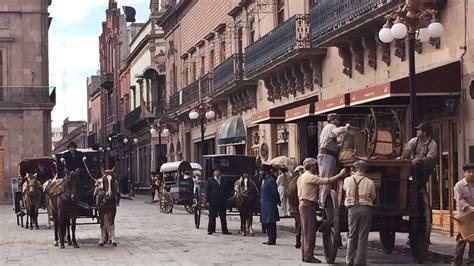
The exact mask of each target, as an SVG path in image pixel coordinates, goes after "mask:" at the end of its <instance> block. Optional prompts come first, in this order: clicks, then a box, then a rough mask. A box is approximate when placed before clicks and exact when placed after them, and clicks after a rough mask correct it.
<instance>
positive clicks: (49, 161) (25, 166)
mask: <svg viewBox="0 0 474 266" xmlns="http://www.w3.org/2000/svg"><path fill="white" fill-rule="evenodd" d="M39 164H41V165H43V166H44V167H45V168H48V169H49V170H50V171H51V172H52V173H53V175H55V174H56V173H57V172H58V171H57V167H56V164H55V159H54V158H51V157H39V158H26V159H23V160H21V161H20V163H19V164H18V175H19V176H23V177H24V176H26V173H34V172H36V170H38V165H39Z"/></svg>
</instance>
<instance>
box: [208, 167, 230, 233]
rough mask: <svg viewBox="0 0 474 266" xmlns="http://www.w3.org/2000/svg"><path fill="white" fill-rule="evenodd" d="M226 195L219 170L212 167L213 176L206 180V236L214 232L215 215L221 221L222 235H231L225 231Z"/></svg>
mask: <svg viewBox="0 0 474 266" xmlns="http://www.w3.org/2000/svg"><path fill="white" fill-rule="evenodd" d="M227 194H228V191H227V190H226V185H225V184H224V182H223V180H222V178H221V170H220V169H219V168H218V167H214V170H213V176H212V177H211V178H209V179H207V187H206V207H207V208H208V209H209V224H208V226H207V234H208V235H212V234H213V233H215V232H216V217H217V215H219V217H220V219H221V227H222V233H223V234H224V235H230V234H231V233H230V232H229V230H228V229H227V220H226V207H227Z"/></svg>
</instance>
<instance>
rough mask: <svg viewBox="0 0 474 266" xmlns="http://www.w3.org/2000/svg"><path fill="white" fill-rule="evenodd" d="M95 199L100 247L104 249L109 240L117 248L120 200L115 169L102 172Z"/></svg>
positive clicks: (95, 191) (96, 187) (97, 183)
mask: <svg viewBox="0 0 474 266" xmlns="http://www.w3.org/2000/svg"><path fill="white" fill-rule="evenodd" d="M94 197H95V200H96V202H95V203H96V206H97V210H98V211H99V220H100V231H101V233H100V240H99V247H103V246H104V244H105V243H106V242H107V241H109V240H110V242H111V243H112V245H113V246H114V247H115V246H117V241H116V239H115V215H116V214H117V204H118V201H119V199H120V190H119V185H118V179H117V177H116V175H115V168H113V169H112V170H105V171H104V170H102V177H101V178H100V179H98V180H97V182H96V186H95V190H94Z"/></svg>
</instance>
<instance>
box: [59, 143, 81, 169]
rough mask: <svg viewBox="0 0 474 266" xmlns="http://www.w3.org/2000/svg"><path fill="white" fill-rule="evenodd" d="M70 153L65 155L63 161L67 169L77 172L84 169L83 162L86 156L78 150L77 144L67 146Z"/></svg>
mask: <svg viewBox="0 0 474 266" xmlns="http://www.w3.org/2000/svg"><path fill="white" fill-rule="evenodd" d="M67 148H68V151H67V152H65V153H64V155H63V158H62V159H64V160H62V159H61V161H62V162H63V163H64V164H65V168H66V169H67V170H68V171H75V170H76V169H77V168H80V169H82V168H84V163H83V162H82V158H83V157H84V154H83V153H82V152H80V151H78V150H76V149H77V144H76V143H75V142H74V141H71V142H69V145H67Z"/></svg>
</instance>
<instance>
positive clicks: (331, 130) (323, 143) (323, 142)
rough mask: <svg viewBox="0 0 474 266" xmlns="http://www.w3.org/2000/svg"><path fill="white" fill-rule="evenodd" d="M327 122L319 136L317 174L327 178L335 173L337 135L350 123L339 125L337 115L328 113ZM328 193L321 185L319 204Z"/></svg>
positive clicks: (345, 129) (343, 131) (324, 186)
mask: <svg viewBox="0 0 474 266" xmlns="http://www.w3.org/2000/svg"><path fill="white" fill-rule="evenodd" d="M327 120H328V123H327V125H326V126H324V128H323V130H322V131H321V134H320V136H319V154H318V167H319V176H320V177H326V178H329V177H331V176H335V175H336V173H337V160H336V158H337V137H338V136H339V135H341V134H342V133H345V132H347V129H348V128H349V127H350V124H346V126H345V127H339V124H340V121H339V115H338V114H336V113H330V114H328V117H327ZM327 193H328V186H327V185H323V186H321V192H320V195H319V196H320V197H319V198H320V204H321V206H323V205H324V202H325V201H326V196H327Z"/></svg>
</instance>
